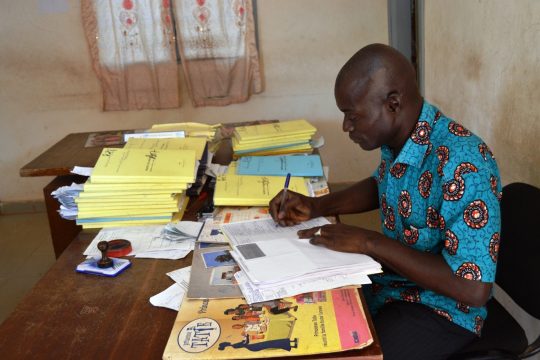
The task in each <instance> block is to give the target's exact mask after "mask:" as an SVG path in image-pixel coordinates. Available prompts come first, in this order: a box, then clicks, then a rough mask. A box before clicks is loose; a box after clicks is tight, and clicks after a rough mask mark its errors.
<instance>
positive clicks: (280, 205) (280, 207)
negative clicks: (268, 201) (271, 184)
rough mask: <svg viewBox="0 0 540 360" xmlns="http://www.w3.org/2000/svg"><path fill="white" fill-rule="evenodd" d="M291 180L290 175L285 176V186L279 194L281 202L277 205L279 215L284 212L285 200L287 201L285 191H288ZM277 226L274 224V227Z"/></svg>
mask: <svg viewBox="0 0 540 360" xmlns="http://www.w3.org/2000/svg"><path fill="white" fill-rule="evenodd" d="M290 180H291V173H288V174H287V177H286V178H285V186H283V192H282V193H281V202H280V203H279V211H278V216H279V214H280V213H281V212H282V211H284V210H285V200H286V199H287V190H289V181H290ZM277 225H278V224H277V223H276V226H277Z"/></svg>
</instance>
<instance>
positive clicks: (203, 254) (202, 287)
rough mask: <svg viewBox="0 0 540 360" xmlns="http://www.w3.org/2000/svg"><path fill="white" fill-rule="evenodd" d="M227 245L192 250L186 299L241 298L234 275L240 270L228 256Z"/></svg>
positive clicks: (228, 248)
mask: <svg viewBox="0 0 540 360" xmlns="http://www.w3.org/2000/svg"><path fill="white" fill-rule="evenodd" d="M230 249H231V248H230V247H229V246H228V245H225V246H218V247H208V248H202V249H201V248H199V249H195V250H193V261H192V264H191V267H192V269H193V270H192V271H191V276H190V280H189V288H188V291H187V297H188V298H190V299H203V298H238V297H241V296H242V292H241V291H240V288H239V287H238V285H237V284H236V280H235V278H234V273H235V272H237V271H239V270H240V268H239V267H238V265H237V264H236V262H235V261H234V259H233V258H232V256H231V255H230V254H229V250H230Z"/></svg>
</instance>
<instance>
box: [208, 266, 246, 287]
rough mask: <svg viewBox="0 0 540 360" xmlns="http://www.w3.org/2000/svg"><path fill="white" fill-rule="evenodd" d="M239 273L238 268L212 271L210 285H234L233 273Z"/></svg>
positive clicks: (229, 267)
mask: <svg viewBox="0 0 540 360" xmlns="http://www.w3.org/2000/svg"><path fill="white" fill-rule="evenodd" d="M237 271H240V267H238V266H236V265H235V266H222V267H218V268H215V269H212V276H211V277H210V285H236V279H235V278H234V273H235V272H237Z"/></svg>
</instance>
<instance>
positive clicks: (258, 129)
mask: <svg viewBox="0 0 540 360" xmlns="http://www.w3.org/2000/svg"><path fill="white" fill-rule="evenodd" d="M316 131H317V128H315V127H314V126H313V125H311V124H310V123H309V122H307V121H306V120H304V119H299V120H288V121H282V122H278V123H272V124H261V125H251V126H239V127H236V128H235V130H234V137H235V138H237V139H238V140H240V141H250V140H251V141H253V140H255V139H264V138H268V137H280V136H284V135H287V136H291V135H293V134H294V135H300V134H310V135H313V134H315V132H316Z"/></svg>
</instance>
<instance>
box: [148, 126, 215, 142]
mask: <svg viewBox="0 0 540 360" xmlns="http://www.w3.org/2000/svg"><path fill="white" fill-rule="evenodd" d="M220 126H221V125H220V124H215V125H208V124H201V123H195V122H182V123H167V124H154V125H152V128H151V129H149V130H148V131H149V132H153V131H183V132H184V133H185V134H186V136H188V137H203V138H206V139H207V140H208V141H211V140H213V139H214V136H215V134H216V130H217V129H219V127H220Z"/></svg>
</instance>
